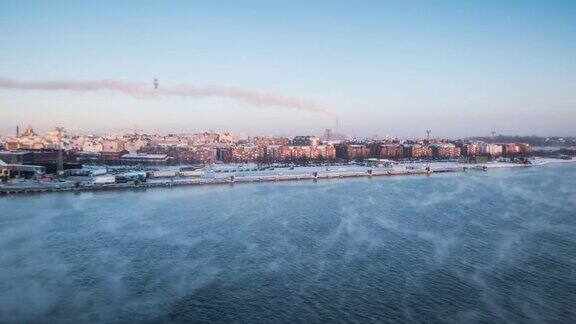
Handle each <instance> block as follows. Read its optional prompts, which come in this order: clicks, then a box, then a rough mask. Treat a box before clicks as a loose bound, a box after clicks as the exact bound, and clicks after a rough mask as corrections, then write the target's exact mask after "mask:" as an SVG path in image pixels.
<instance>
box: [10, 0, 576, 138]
mask: <svg viewBox="0 0 576 324" xmlns="http://www.w3.org/2000/svg"><path fill="white" fill-rule="evenodd" d="M135 4H136V3H135V2H130V1H127V2H123V3H122V4H114V3H112V2H109V1H102V2H98V3H75V2H71V1H53V2H50V3H45V2H40V1H30V2H25V3H22V2H16V1H13V2H10V1H6V2H3V3H1V4H0V12H1V13H0V17H2V19H1V20H0V40H1V41H2V44H3V51H0V62H1V63H0V78H3V79H9V80H18V81H22V82H39V81H40V82H43V81H58V80H76V81H80V82H85V81H90V80H116V81H118V82H125V83H130V84H132V83H138V84H145V85H147V86H149V87H150V89H151V90H152V89H153V80H154V79H155V78H157V79H159V85H160V87H159V89H162V88H165V87H168V88H172V87H178V86H180V85H188V86H190V87H197V88H205V87H219V88H220V89H230V88H234V89H245V90H246V91H250V93H251V94H252V93H256V94H264V95H266V94H271V93H274V94H279V95H281V97H283V98H297V99H299V100H300V99H301V100H304V101H306V102H312V103H317V104H318V105H321V106H323V107H328V108H329V109H330V111H332V112H333V113H334V114H333V115H327V114H323V113H319V112H318V111H313V110H301V109H283V108H282V107H278V105H275V104H264V105H260V106H259V105H255V104H254V102H250V101H248V102H247V101H246V100H237V99H238V98H230V97H227V98H223V97H222V96H204V97H194V98H181V97H162V98H156V99H152V100H149V99H145V98H138V97H131V96H126V95H123V94H120V93H116V92H113V91H110V90H102V91H98V92H71V91H66V90H64V91H41V90H27V91H24V90H22V89H8V88H1V89H0V113H1V114H2V123H0V134H12V133H13V132H14V128H15V126H16V125H20V126H21V127H25V126H26V125H28V124H33V125H34V127H35V128H37V129H39V130H41V131H47V130H50V129H52V128H53V127H54V126H64V127H66V128H67V129H69V130H70V131H80V130H82V131H85V132H95V133H104V132H115V131H122V130H129V129H131V128H133V127H134V126H137V127H138V128H141V129H144V130H147V131H148V132H155V131H158V132H161V133H169V132H175V133H185V132H197V131H201V130H207V129H216V130H230V131H232V132H236V133H237V132H245V133H257V134H273V135H295V134H318V133H319V132H321V131H322V130H323V129H325V128H333V129H334V128H335V123H336V122H335V119H336V118H338V120H339V123H340V129H341V130H342V132H344V133H346V134H348V135H351V136H353V135H355V136H357V137H370V136H373V135H385V134H389V135H393V136H398V137H422V136H423V135H424V130H426V129H432V130H433V133H434V135H435V136H438V137H447V138H461V137H468V136H481V135H488V134H490V133H491V132H492V131H496V132H498V133H501V134H518V135H542V136H555V135H557V136H573V135H575V134H574V133H573V130H572V129H573V128H572V124H573V121H574V120H576V109H574V105H575V104H576V95H574V93H573V92H574V91H573V89H574V85H575V84H576V73H575V72H576V61H575V60H574V57H576V55H574V54H575V53H576V45H575V43H574V42H573V41H572V40H573V35H574V34H576V22H575V21H576V19H574V18H575V16H576V4H574V3H572V2H567V1H566V2H563V1H555V2H546V3H540V2H506V3H505V4H504V3H500V2H496V1H488V2H482V3H460V2H455V1H446V2H442V3H436V4H431V3H428V2H414V3H403V2H387V3H380V2H363V3H362V4H353V3H347V2H330V3H319V2H316V3H308V2H280V3H275V4H274V5H271V4H267V3H266V2H259V1H248V2H242V3H233V2H226V3H193V4H191V3H187V2H181V1H172V2H170V4H172V5H171V6H166V5H165V4H160V3H157V2H147V1H145V2H138V3H137V4H138V5H137V6H134V5H135ZM224 97H226V96H224Z"/></svg>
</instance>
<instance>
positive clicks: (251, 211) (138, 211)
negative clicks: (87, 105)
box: [0, 165, 576, 323]
mask: <svg viewBox="0 0 576 324" xmlns="http://www.w3.org/2000/svg"><path fill="white" fill-rule="evenodd" d="M0 322H3V323H10V322H72V323H81V322H90V323H94V322H122V323H126V322H156V323H157V322H241V323H288V322H290V323H295V322H300V323H325V322H359V323H360V322H361V323H370V322H379V323H381V322H388V323H434V322H438V323H549V322H555V323H574V322H576V166H575V165H561V166H553V165H550V166H545V167H532V168H519V169H516V170H497V171H489V172H479V171H476V172H468V173H458V174H433V175H431V176H429V177H426V176H403V177H391V178H388V177H382V178H373V179H351V180H348V179H346V180H332V181H319V182H317V183H314V182H311V181H310V182H308V181H302V182H283V183H261V184H236V185H234V186H228V185H224V186H203V187H179V188H173V189H169V188H162V189H148V190H118V191H106V192H85V193H79V194H74V193H53V194H39V195H21V196H7V197H2V198H0Z"/></svg>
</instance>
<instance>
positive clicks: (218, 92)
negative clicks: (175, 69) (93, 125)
mask: <svg viewBox="0 0 576 324" xmlns="http://www.w3.org/2000/svg"><path fill="white" fill-rule="evenodd" d="M0 89H16V90H43V91H74V92H97V91H101V90H107V91H114V92H119V93H122V94H125V95H129V96H132V97H137V98H157V97H162V96H171V97H190V98H202V97H224V98H229V99H234V100H240V101H244V102H247V103H249V104H251V105H254V106H258V107H280V108H291V109H297V110H307V111H315V112H321V113H324V114H328V115H333V114H334V113H333V112H332V111H331V110H330V109H329V108H327V107H325V106H323V105H321V104H318V103H315V102H311V101H308V100H304V99H300V98H295V97H290V96H285V95H282V94H277V93H262V92H258V91H253V90H247V89H240V88H234V87H223V86H204V87H193V86H188V85H180V86H176V87H165V86H161V87H160V88H159V89H154V88H153V87H152V84H145V83H135V82H123V81H116V80H90V81H72V80H53V81H19V80H14V79H9V78H1V77H0Z"/></svg>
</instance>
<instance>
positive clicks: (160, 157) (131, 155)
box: [121, 153, 168, 160]
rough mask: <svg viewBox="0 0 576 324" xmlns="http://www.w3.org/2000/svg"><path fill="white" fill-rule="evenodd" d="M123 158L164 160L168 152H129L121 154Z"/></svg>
mask: <svg viewBox="0 0 576 324" xmlns="http://www.w3.org/2000/svg"><path fill="white" fill-rule="evenodd" d="M121 158H122V159H143V160H164V159H166V158H168V155H166V154H147V153H128V154H124V155H122V156H121Z"/></svg>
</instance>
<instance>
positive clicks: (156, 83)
mask: <svg viewBox="0 0 576 324" xmlns="http://www.w3.org/2000/svg"><path fill="white" fill-rule="evenodd" d="M153 84H154V90H156V89H158V79H154V83H153Z"/></svg>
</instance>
